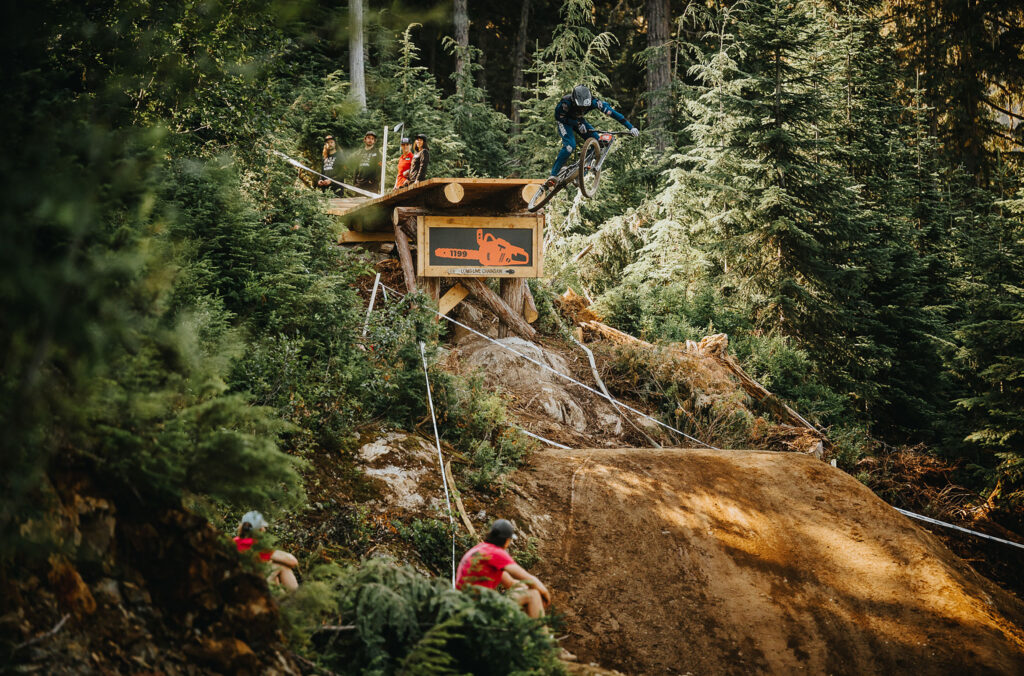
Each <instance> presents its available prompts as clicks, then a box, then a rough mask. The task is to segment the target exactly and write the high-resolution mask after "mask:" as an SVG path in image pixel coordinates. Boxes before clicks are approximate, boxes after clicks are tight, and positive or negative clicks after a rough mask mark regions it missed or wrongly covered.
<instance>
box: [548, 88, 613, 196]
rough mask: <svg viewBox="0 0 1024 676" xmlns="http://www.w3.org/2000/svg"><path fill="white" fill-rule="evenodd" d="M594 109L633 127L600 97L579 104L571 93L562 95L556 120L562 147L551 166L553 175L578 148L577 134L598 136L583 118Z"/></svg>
mask: <svg viewBox="0 0 1024 676" xmlns="http://www.w3.org/2000/svg"><path fill="white" fill-rule="evenodd" d="M592 110H599V111H601V112H602V113H604V114H605V115H607V116H608V117H610V118H612V119H613V120H615V121H616V122H618V123H619V124H621V125H622V126H623V127H625V128H626V129H632V128H633V125H631V124H630V123H629V120H627V119H626V118H625V117H624V116H623V115H622V113H620V112H619V111H617V110H615V109H614V108H612V107H611V106H609V105H608V104H607V103H605V102H604V101H602V100H600V99H591V101H590V105H589V106H577V105H576V104H575V103H573V101H572V96H571V95H569V96H564V97H562V100H560V101H559V102H558V105H556V106H555V122H556V123H557V124H558V135H559V136H561V137H562V148H561V149H560V150H559V151H558V157H556V158H555V164H554V166H552V167H551V175H552V176H554V175H555V174H557V173H558V172H559V171H561V169H562V167H563V166H564V165H565V161H566V160H567V159H569V156H570V155H572V151H573V150H575V149H576V134H579V135H580V136H581V137H583V138H586V137H588V136H593V137H594V138H597V132H596V131H595V130H594V126H593V125H591V124H590V123H589V122H587V121H586V120H584V119H583V116H584V115H586V114H587V113H589V112H590V111H592ZM574 132H575V133H574Z"/></svg>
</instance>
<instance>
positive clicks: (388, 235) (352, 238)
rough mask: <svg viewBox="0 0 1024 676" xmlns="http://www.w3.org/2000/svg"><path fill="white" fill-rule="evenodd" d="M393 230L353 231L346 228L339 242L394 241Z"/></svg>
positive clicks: (339, 237) (339, 236)
mask: <svg viewBox="0 0 1024 676" xmlns="http://www.w3.org/2000/svg"><path fill="white" fill-rule="evenodd" d="M394 240H395V235H394V233H392V232H353V231H352V230H346V231H345V232H343V233H341V234H340V235H338V244H358V243H360V242H393V241H394Z"/></svg>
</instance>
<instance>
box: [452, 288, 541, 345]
mask: <svg viewBox="0 0 1024 676" xmlns="http://www.w3.org/2000/svg"><path fill="white" fill-rule="evenodd" d="M459 281H460V282H461V283H462V285H463V286H465V287H466V288H467V289H469V292H470V293H472V294H473V295H474V296H476V297H477V298H479V299H480V301H481V302H482V303H484V304H485V305H486V306H487V307H489V308H490V309H491V311H492V312H493V313H494V314H496V315H498V319H499V320H500V321H501V322H502V323H504V324H505V325H506V326H508V327H509V328H510V329H512V331H514V332H515V333H516V335H518V336H520V337H522V338H525V339H527V340H534V339H535V338H536V337H537V332H536V331H535V330H534V328H533V327H532V326H530V325H529V324H527V323H526V320H525V319H523V318H522V317H521V316H520V315H519V313H517V312H513V311H512V308H510V307H509V306H508V304H507V303H506V302H505V301H503V300H502V299H501V296H499V295H498V294H496V293H494V292H493V291H491V289H490V288H489V287H488V286H487V284H485V283H484V281H483V280H482V279H480V278H478V277H465V278H463V279H460V280H459Z"/></svg>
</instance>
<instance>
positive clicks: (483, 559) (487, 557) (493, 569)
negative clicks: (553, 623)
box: [455, 519, 551, 618]
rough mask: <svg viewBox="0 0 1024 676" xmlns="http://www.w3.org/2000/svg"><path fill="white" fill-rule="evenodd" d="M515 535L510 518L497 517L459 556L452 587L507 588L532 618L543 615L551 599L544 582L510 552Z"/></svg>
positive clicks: (510, 595) (510, 594) (511, 597)
mask: <svg viewBox="0 0 1024 676" xmlns="http://www.w3.org/2000/svg"><path fill="white" fill-rule="evenodd" d="M515 539H516V534H515V528H514V527H513V526H512V522H511V521H508V520H506V519H498V520H496V521H495V522H494V523H492V524H491V529H490V531H488V533H487V535H486V536H485V537H484V541H483V542H481V543H480V544H478V545H476V546H475V547H473V548H472V549H470V550H469V551H468V552H466V554H465V556H463V557H462V560H461V561H459V567H458V570H457V572H456V574H455V588H456V589H460V590H461V589H467V588H468V587H470V586H472V585H476V586H479V587H487V588H488V589H497V588H498V587H499V586H501V587H502V588H504V589H507V590H508V597H509V598H510V599H512V600H513V601H515V602H516V603H518V604H519V606H520V607H521V608H522V609H523V610H525V611H526V614H527V615H529V616H530V617H533V618H538V617H543V616H544V609H545V608H547V606H548V604H549V603H551V592H549V591H548V588H547V587H545V586H544V583H543V582H541V581H540V580H538V579H537V578H536V577H534V576H533V575H530V574H529V573H528V572H526V570H525V569H523V567H522V566H520V565H519V564H518V563H516V562H515V560H514V559H513V558H512V557H511V556H510V555H509V553H508V551H507V550H508V547H509V545H511V544H512V541H513V540H515Z"/></svg>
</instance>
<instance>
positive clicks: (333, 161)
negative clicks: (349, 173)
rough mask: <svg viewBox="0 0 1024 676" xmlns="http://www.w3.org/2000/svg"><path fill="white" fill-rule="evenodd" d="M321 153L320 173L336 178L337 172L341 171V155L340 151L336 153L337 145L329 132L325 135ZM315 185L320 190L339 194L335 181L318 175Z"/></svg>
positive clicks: (339, 190)
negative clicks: (332, 181)
mask: <svg viewBox="0 0 1024 676" xmlns="http://www.w3.org/2000/svg"><path fill="white" fill-rule="evenodd" d="M322 155H323V164H322V165H321V169H320V173H322V174H323V175H324V176H330V177H331V178H333V179H335V180H337V179H338V174H337V172H339V171H341V165H342V162H341V155H340V153H338V146H337V144H336V143H335V141H334V136H332V135H331V134H328V135H327V137H326V138H325V139H324V149H323V153H322ZM316 187H318V188H320V189H321V190H327V191H330V192H333V193H334V194H336V195H340V194H341V186H340V185H338V184H337V183H331V181H330V180H328V179H326V178H324V177H323V176H320V177H319V180H318V181H317V182H316Z"/></svg>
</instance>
